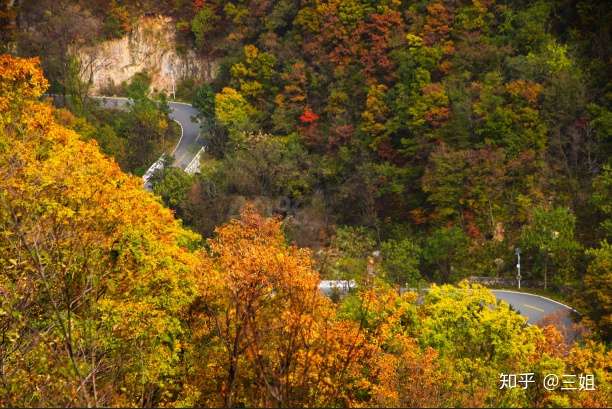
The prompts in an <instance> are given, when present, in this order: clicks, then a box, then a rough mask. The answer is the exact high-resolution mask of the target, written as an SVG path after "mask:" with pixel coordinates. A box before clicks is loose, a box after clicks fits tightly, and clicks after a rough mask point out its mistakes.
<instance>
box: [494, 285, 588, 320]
mask: <svg viewBox="0 0 612 409" xmlns="http://www.w3.org/2000/svg"><path fill="white" fill-rule="evenodd" d="M489 290H490V291H491V292H492V293H495V292H501V293H513V294H527V295H530V296H532V297H540V298H543V299H545V300H546V301H551V302H554V303H555V304H559V305H561V306H563V307H565V308H567V309H568V310H572V311H574V312H575V313H576V314H579V315H582V314H580V313H579V312H578V311H576V309H574V308H572V307H570V306H569V305H565V304H563V303H562V302H559V301H557V300H553V299H552V298H548V297H545V296H543V295H540V294H532V293H525V292H521V291H513V290H496V289H494V288H490V289H489Z"/></svg>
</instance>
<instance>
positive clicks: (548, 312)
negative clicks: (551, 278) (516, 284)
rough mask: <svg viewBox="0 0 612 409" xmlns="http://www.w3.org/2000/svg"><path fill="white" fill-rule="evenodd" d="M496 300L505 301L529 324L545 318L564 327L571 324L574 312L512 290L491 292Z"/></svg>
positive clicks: (553, 301)
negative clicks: (554, 319)
mask: <svg viewBox="0 0 612 409" xmlns="http://www.w3.org/2000/svg"><path fill="white" fill-rule="evenodd" d="M491 292H492V293H493V294H495V297H496V298H497V299H498V300H501V301H505V302H507V303H508V304H510V306H511V307H512V308H513V309H514V310H515V311H516V312H518V313H519V314H521V315H523V316H525V317H527V320H528V321H529V323H530V324H537V323H538V322H541V321H542V320H543V319H545V318H552V317H554V318H556V319H558V320H560V323H561V324H563V325H564V326H566V327H571V325H572V324H573V321H572V315H573V314H576V313H577V312H576V310H574V309H573V308H572V307H569V306H567V305H565V304H562V303H560V302H558V301H555V300H551V299H550V298H547V297H543V296H541V295H536V294H528V293H522V292H518V291H512V290H491Z"/></svg>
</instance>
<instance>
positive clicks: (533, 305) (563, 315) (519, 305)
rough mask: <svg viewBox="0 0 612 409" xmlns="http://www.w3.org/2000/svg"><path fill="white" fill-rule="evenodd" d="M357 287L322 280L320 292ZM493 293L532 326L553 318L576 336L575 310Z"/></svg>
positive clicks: (532, 296) (519, 294)
mask: <svg viewBox="0 0 612 409" xmlns="http://www.w3.org/2000/svg"><path fill="white" fill-rule="evenodd" d="M356 287H357V284H356V283H355V281H344V280H322V281H321V282H320V284H319V290H320V291H322V292H323V293H325V294H327V295H331V294H332V293H333V292H334V291H337V292H339V293H341V294H342V293H347V292H348V291H349V290H350V289H354V288H356ZM491 292H492V293H493V294H494V295H495V297H496V298H497V299H498V300H500V301H504V302H506V303H507V304H509V305H510V306H511V307H512V309H513V310H514V311H516V312H517V313H519V314H521V315H522V316H524V317H525V318H527V322H529V323H530V324H538V323H540V322H542V320H543V319H546V318H552V319H553V320H554V321H556V322H555V323H556V324H557V325H561V326H563V327H564V328H565V329H566V335H568V336H570V337H572V336H574V335H575V333H574V332H575V331H574V330H573V324H574V321H573V319H572V318H573V315H574V314H577V312H576V310H574V309H573V308H571V307H569V306H567V305H565V304H562V303H560V302H558V301H555V300H551V299H550V298H546V297H543V296H541V295H536V294H529V293H523V292H518V291H512V290H491Z"/></svg>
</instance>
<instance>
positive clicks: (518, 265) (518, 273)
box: [514, 247, 521, 289]
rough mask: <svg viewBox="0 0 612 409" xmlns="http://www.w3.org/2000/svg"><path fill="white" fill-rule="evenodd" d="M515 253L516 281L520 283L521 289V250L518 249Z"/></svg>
mask: <svg viewBox="0 0 612 409" xmlns="http://www.w3.org/2000/svg"><path fill="white" fill-rule="evenodd" d="M514 252H515V253H516V280H517V281H518V288H519V289H520V288H521V249H520V248H519V247H517V248H516V249H515V250H514Z"/></svg>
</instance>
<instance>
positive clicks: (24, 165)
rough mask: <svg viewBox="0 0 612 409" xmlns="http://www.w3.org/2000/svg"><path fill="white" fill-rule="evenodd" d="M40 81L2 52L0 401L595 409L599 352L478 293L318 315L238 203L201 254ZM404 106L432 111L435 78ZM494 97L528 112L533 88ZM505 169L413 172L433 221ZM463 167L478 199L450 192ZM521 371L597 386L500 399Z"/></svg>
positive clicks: (375, 90) (444, 156)
mask: <svg viewBox="0 0 612 409" xmlns="http://www.w3.org/2000/svg"><path fill="white" fill-rule="evenodd" d="M429 12H430V14H431V18H429V19H428V23H427V24H428V25H429V27H430V31H431V34H430V36H429V37H428V40H427V41H428V42H429V41H438V40H439V39H440V38H444V37H445V36H446V35H447V32H446V30H445V29H444V27H443V25H444V23H445V21H446V19H447V15H446V13H443V12H442V10H439V9H438V8H432V9H431V10H429ZM375 21H378V20H375ZM349 23H350V22H349ZM347 24H348V23H347ZM377 24H383V22H380V21H378V23H377ZM385 24H386V23H385ZM383 25H384V24H383ZM383 32H384V30H383ZM381 35H382V34H381ZM381 41H382V40H381ZM339 47H340V46H339ZM342 47H344V45H343V46H342ZM373 51H374V52H375V51H377V50H373ZM343 55H345V52H344V51H341V49H338V55H337V57H338V58H340V57H341V56H343ZM367 61H368V60H367V59H366V61H365V62H366V64H365V67H367V66H368V65H367ZM382 68H385V67H384V66H383V67H382ZM46 86H47V85H46V81H45V79H44V77H43V75H42V73H41V71H40V68H39V67H38V64H37V61H36V60H35V59H19V58H15V57H11V56H8V55H4V56H1V57H0V103H1V104H2V113H1V114H0V406H83V407H84V406H88V407H89V406H118V407H120V406H141V407H144V406H147V407H148V406H151V407H161V406H224V407H235V406H266V407H268V406H292V407H293V406H295V407H298V406H300V407H302V406H334V407H349V406H366V407H374V406H376V407H378V406H380V407H389V406H406V407H409V406H423V407H425V406H469V407H472V406H494V407H500V406H503V407H510V406H512V407H514V406H517V407H522V406H542V407H543V406H589V407H605V406H609V403H610V392H611V389H610V374H609V370H610V362H611V361H612V360H611V358H612V357H611V354H610V351H609V350H608V349H607V347H606V346H605V345H603V344H598V343H596V342H594V341H592V340H585V341H584V342H583V343H582V344H573V345H569V346H568V345H565V343H564V340H563V337H562V335H561V334H559V333H558V332H557V331H556V330H555V329H554V328H553V327H547V328H544V329H541V328H539V327H537V326H531V325H528V324H527V323H526V319H525V318H523V317H522V316H520V315H518V314H516V313H515V312H514V311H512V310H511V309H510V307H509V306H508V305H507V304H505V303H498V302H497V301H496V300H495V297H494V296H493V295H492V293H491V292H489V291H488V290H487V289H485V288H483V287H480V286H477V285H469V284H467V283H465V282H463V283H461V284H460V285H458V286H452V285H442V286H435V285H434V286H433V287H432V288H431V290H430V291H429V292H428V293H426V294H425V295H424V296H418V295H417V294H415V293H412V292H403V293H402V294H398V291H396V289H392V288H390V287H389V285H388V284H386V283H384V282H382V281H381V280H380V279H379V278H376V277H375V278H372V279H369V280H365V281H364V282H363V285H362V286H361V288H360V289H359V290H358V291H356V292H355V293H353V294H350V295H348V296H347V297H346V298H345V299H344V300H342V301H341V302H339V303H334V302H332V301H331V300H330V299H328V298H327V297H325V296H323V295H322V294H321V293H320V292H319V289H318V285H319V273H318V271H317V269H316V267H315V264H314V261H313V256H312V254H311V252H310V251H309V250H305V249H301V248H299V247H297V246H295V245H293V244H288V243H287V242H286V240H285V235H284V233H283V225H282V224H281V222H280V220H278V219H274V218H266V217H263V216H261V215H259V214H258V213H257V212H256V211H255V210H254V208H253V207H251V206H246V207H245V208H244V209H243V211H242V213H241V215H240V218H239V219H234V220H231V221H230V222H228V223H227V224H225V225H223V226H221V227H218V228H217V229H216V231H215V234H214V235H213V236H212V238H210V239H209V240H207V241H204V240H202V238H201V237H200V236H199V235H197V234H196V233H193V232H192V231H190V230H187V229H186V228H184V227H183V226H182V225H181V223H180V222H179V221H178V220H177V219H175V217H174V215H173V214H172V212H171V211H170V210H169V209H167V208H164V207H163V206H162V205H161V203H160V202H159V199H158V198H157V197H155V196H154V195H152V194H150V193H149V192H146V191H145V190H144V189H142V187H141V183H142V182H141V180H140V179H139V178H136V177H134V176H129V175H126V174H124V173H123V172H121V170H120V169H119V167H118V166H117V164H116V163H115V162H114V161H113V160H112V159H109V158H108V157H106V156H105V155H103V154H102V153H101V152H100V150H99V148H98V146H97V144H96V143H95V142H93V141H91V140H90V141H84V140H83V139H82V138H81V137H80V135H79V134H77V133H76V132H74V131H71V130H68V129H66V128H64V127H63V126H61V125H60V124H58V122H57V121H56V112H55V110H54V108H52V107H51V105H50V104H48V103H45V102H41V101H40V97H41V95H42V93H43V92H44V91H45V89H46ZM386 89H387V88H386V86H384V85H373V86H372V87H371V88H370V90H369V92H368V94H369V96H368V106H369V112H370V113H369V114H368V115H364V117H363V119H364V122H365V124H364V126H365V129H367V131H368V132H370V133H371V134H372V135H375V136H376V137H377V138H383V140H384V138H385V136H384V134H383V133H384V131H383V129H382V128H381V127H380V126H377V124H378V123H379V122H380V121H382V118H383V117H385V116H386V115H387V111H386V109H385V107H384V103H383V101H382V94H384V93H385V91H386ZM418 92H419V93H421V92H422V96H423V97H431V96H432V95H437V96H436V98H439V99H443V97H442V96H440V95H438V94H440V93H441V90H440V88H439V87H438V86H437V85H435V84H431V85H429V86H426V87H424V88H421V89H420V90H418ZM296 93H297V92H296ZM508 93H510V95H511V96H512V97H513V98H514V97H520V98H522V99H525V100H526V101H527V103H529V104H533V103H535V102H536V101H537V95H538V93H539V91H538V88H537V87H535V86H533V85H532V84H528V83H517V84H512V85H509V86H508ZM216 102H217V103H218V105H217V107H218V109H221V110H223V109H225V108H224V107H227V106H232V107H238V108H240V109H239V111H240V112H239V113H241V115H227V116H223V115H221V117H222V118H224V119H225V120H227V123H228V125H233V126H236V127H239V126H243V125H245V123H246V122H247V121H246V118H248V115H249V114H250V113H251V109H250V105H249V104H250V102H249V101H246V99H245V98H244V97H242V96H241V95H240V94H239V93H238V92H237V91H236V90H235V89H232V88H226V89H224V90H223V92H222V93H221V94H218V95H217V101H216ZM252 102H253V103H256V102H257V101H256V100H253V101H252ZM298 102H299V101H298ZM219 106H220V107H221V108H219ZM311 113H312V112H311ZM304 114H306V112H304ZM312 115H313V116H314V115H316V114H314V113H312ZM313 116H311V118H312V117H313ZM431 117H432V125H433V121H439V122H444V121H445V120H446V118H445V115H444V111H443V110H442V111H438V112H434V113H431ZM315 119H316V118H315ZM315 119H312V120H313V121H314V120H315ZM513 160H514V159H513V158H511V157H510V158H509V157H506V156H505V155H504V154H503V153H500V152H499V151H498V150H497V149H496V148H493V147H485V148H482V149H476V150H469V149H465V150H458V151H450V150H448V149H447V148H446V147H445V146H444V145H443V144H440V145H439V146H438V148H437V149H436V150H435V152H434V154H433V159H432V164H431V165H430V166H429V167H428V168H427V170H426V174H425V176H424V179H425V183H426V185H427V189H428V190H427V191H428V193H430V196H429V197H430V199H429V200H431V201H432V202H433V203H435V204H436V206H437V207H439V208H440V209H441V210H440V212H438V214H436V215H435V216H433V217H437V218H440V219H445V218H449V217H453V216H454V215H455V212H460V213H461V214H463V215H466V214H468V209H467V206H470V207H473V208H477V209H480V208H481V207H482V208H484V209H486V205H487V203H488V200H491V199H492V198H495V197H498V196H499V195H501V194H502V193H500V191H499V187H498V185H497V184H496V183H514V182H513V177H514V173H515V172H514V169H515V166H516V162H515V161H513ZM473 164H479V168H482V169H484V170H483V171H482V172H476V171H475V170H474V169H473ZM496 165H499V168H498V167H496ZM456 167H458V168H459V169H460V172H459V173H457V172H454V173H453V171H452V169H454V168H456ZM464 173H468V174H469V173H475V174H474V177H475V178H482V180H483V181H484V182H483V183H484V184H485V185H487V189H485V190H482V189H479V188H477V187H473V186H471V185H469V184H463V182H461V183H462V186H464V185H465V186H467V189H462V190H456V189H452V188H449V186H448V185H449V184H450V182H449V180H450V179H453V178H458V179H459V180H463V179H462V178H463V177H464ZM435 174H440V177H439V178H434V177H433V175H435ZM469 179H470V180H472V179H473V178H469ZM453 180H454V179H453ZM517 183H518V182H517ZM449 195H453V197H456V201H457V202H458V203H460V204H461V206H459V207H453V203H448V200H449V199H448V198H449ZM449 232H450V233H449ZM444 234H453V235H454V236H450V237H452V238H454V237H459V238H461V232H460V230H459V229H455V230H452V229H450V228H449V229H446V230H443V231H441V233H440V235H442V236H443V235H444ZM442 238H444V237H442ZM440 241H443V240H440ZM456 241H459V239H457V240H456ZM357 244H359V243H357ZM451 244H453V243H451ZM434 261H435V260H434ZM604 264H605V263H603V262H601V265H604ZM452 272H453V271H452V269H451V268H450V267H449V273H452ZM592 274H599V273H598V270H595V267H593V271H592ZM525 371H528V372H534V373H535V375H536V378H537V379H538V380H540V379H541V378H542V376H543V375H544V374H546V373H550V372H556V373H575V374H578V373H590V374H594V375H595V376H596V379H597V390H596V391H593V392H589V391H580V392H576V393H566V392H563V391H557V392H549V391H546V390H544V389H543V388H541V387H535V386H534V388H533V389H529V390H523V389H513V390H502V389H500V388H499V375H500V373H502V372H506V373H508V372H525Z"/></svg>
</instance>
